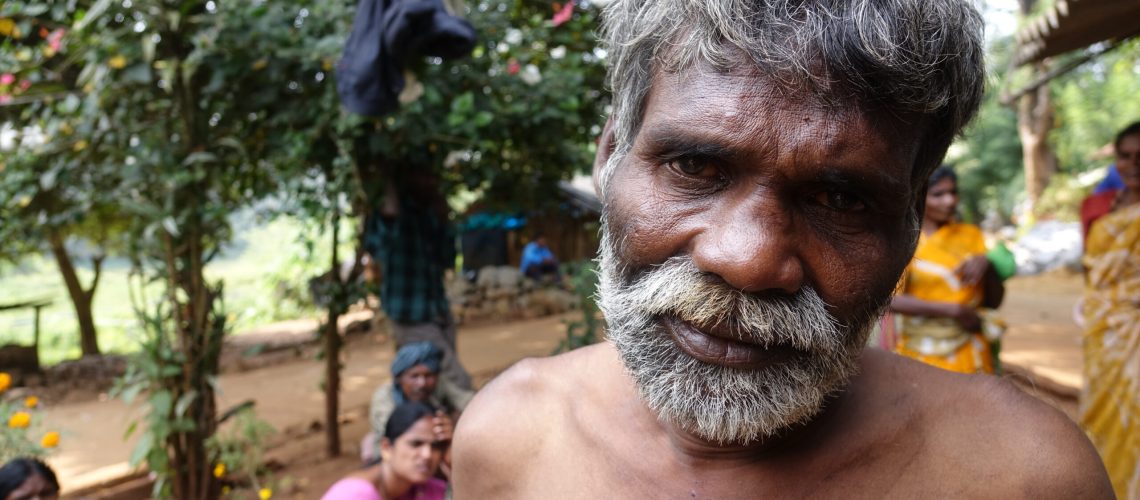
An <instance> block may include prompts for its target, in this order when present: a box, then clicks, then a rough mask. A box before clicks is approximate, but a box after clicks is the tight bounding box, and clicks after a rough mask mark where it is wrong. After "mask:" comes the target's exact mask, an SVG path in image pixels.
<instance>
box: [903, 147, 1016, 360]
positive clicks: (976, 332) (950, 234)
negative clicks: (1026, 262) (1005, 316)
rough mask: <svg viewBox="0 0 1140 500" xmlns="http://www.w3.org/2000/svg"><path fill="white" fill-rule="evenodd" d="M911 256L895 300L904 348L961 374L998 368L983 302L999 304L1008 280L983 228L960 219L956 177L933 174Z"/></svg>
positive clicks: (942, 171)
mask: <svg viewBox="0 0 1140 500" xmlns="http://www.w3.org/2000/svg"><path fill="white" fill-rule="evenodd" d="M925 203H926V210H925V211H923V215H922V227H921V233H920V234H919V237H918V248H917V249H915V251H914V258H913V260H911V262H910V265H908V266H907V268H906V271H904V272H903V278H902V280H900V283H899V285H900V286H899V293H898V295H896V296H895V297H894V298H893V299H892V300H891V311H892V312H895V313H899V314H900V315H901V316H902V339H901V340H900V341H899V344H898V347H897V348H896V350H897V352H898V353H899V354H902V355H904V356H907V357H910V358H914V359H917V360H919V361H922V362H924V363H927V364H930V365H934V366H937V367H939V368H944V369H947V370H951V371H956V372H960V373H993V372H994V358H993V352H992V351H991V348H990V345H989V343H988V342H987V341H986V338H985V337H983V335H982V333H981V332H982V328H983V321H984V317H983V314H982V313H980V310H981V309H982V308H989V309H994V308H997V307H998V306H1000V305H1001V302H1002V299H1003V298H1004V296H1005V286H1004V285H1003V284H1002V281H1001V278H1000V277H999V276H998V275H997V272H996V271H995V270H994V267H993V265H991V264H990V261H989V259H988V258H986V241H985V236H983V235H982V230H981V229H978V226H975V225H973V224H964V223H960V222H957V220H956V219H957V212H958V176H957V175H955V174H954V171H953V170H952V169H951V168H950V167H948V166H945V165H943V166H941V167H938V168H936V169H935V170H934V172H933V173H932V174H930V180H929V181H927V188H926V202H925Z"/></svg>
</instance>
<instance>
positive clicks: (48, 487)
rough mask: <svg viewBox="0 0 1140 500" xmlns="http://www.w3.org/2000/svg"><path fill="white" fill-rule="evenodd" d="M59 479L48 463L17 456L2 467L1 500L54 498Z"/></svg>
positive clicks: (0, 479)
mask: <svg viewBox="0 0 1140 500" xmlns="http://www.w3.org/2000/svg"><path fill="white" fill-rule="evenodd" d="M56 498H59V480H58V479H56V477H55V472H54V471H52V470H51V467H48V466H47V464H45V463H43V462H41V461H40V460H38V459H35V458H16V459H12V460H11V461H9V462H8V463H6V464H4V466H3V467H0V500H49V499H50V500H54V499H56Z"/></svg>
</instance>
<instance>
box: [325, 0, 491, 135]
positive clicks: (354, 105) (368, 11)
mask: <svg viewBox="0 0 1140 500" xmlns="http://www.w3.org/2000/svg"><path fill="white" fill-rule="evenodd" d="M474 48H475V28H473V27H472V26H471V24H470V23H468V22H467V21H465V20H463V19H460V18H458V17H455V16H452V15H451V14H448V13H447V10H446V9H445V8H444V6H443V0H360V4H359V5H358V6H357V8H356V19H355V20H354V21H353V26H352V33H351V34H350V35H349V36H348V41H347V42H346V43H345V47H344V56H343V57H342V58H341V60H340V63H339V64H337V91H338V92H339V93H340V102H341V104H343V105H344V107H345V108H348V110H349V111H352V112H353V113H357V114H361V115H367V116H383V115H385V114H388V113H390V112H392V111H394V110H395V109H396V107H397V106H399V101H398V100H397V98H398V97H399V95H400V91H401V90H403V88H404V76H403V68H404V63H405V62H406V61H409V60H412V59H415V58H419V57H425V56H434V57H441V58H444V59H455V58H459V57H464V56H466V55H468V54H470V53H471V50H472V49H474Z"/></svg>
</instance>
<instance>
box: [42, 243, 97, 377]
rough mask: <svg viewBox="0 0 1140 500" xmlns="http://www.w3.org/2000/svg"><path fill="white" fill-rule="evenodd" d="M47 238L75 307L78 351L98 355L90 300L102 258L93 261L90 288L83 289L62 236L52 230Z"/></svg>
mask: <svg viewBox="0 0 1140 500" xmlns="http://www.w3.org/2000/svg"><path fill="white" fill-rule="evenodd" d="M48 240H49V243H50V245H51V253H52V255H54V256H55V262H56V264H57V265H58V266H59V273H60V274H61V275H63V283H64V284H65V285H66V286H67V295H68V296H69V297H70V298H71V304H72V306H74V307H75V319H76V320H77V321H78V322H79V349H80V352H82V353H83V356H98V355H99V354H100V352H99V338H98V333H97V332H96V330H95V319H94V316H93V315H92V313H91V301H92V299H94V298H95V287H96V286H98V284H99V273H100V267H101V266H100V264H101V262H102V260H101V259H99V258H96V259H95V260H94V261H93V262H94V271H95V278H94V279H92V280H91V288H90V289H87V290H84V289H83V285H82V284H81V283H79V276H78V275H77V274H76V272H75V265H74V263H73V262H72V260H71V255H69V254H68V253H67V247H66V246H64V244H63V237H62V236H60V235H59V233H56V232H54V231H53V232H52V233H51V234H49V235H48Z"/></svg>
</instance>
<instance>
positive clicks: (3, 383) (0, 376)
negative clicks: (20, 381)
mask: <svg viewBox="0 0 1140 500" xmlns="http://www.w3.org/2000/svg"><path fill="white" fill-rule="evenodd" d="M11 386H12V376H11V375H8V374H7V373H4V372H0V392H4V391H6V390H8V388H9V387H11Z"/></svg>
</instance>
